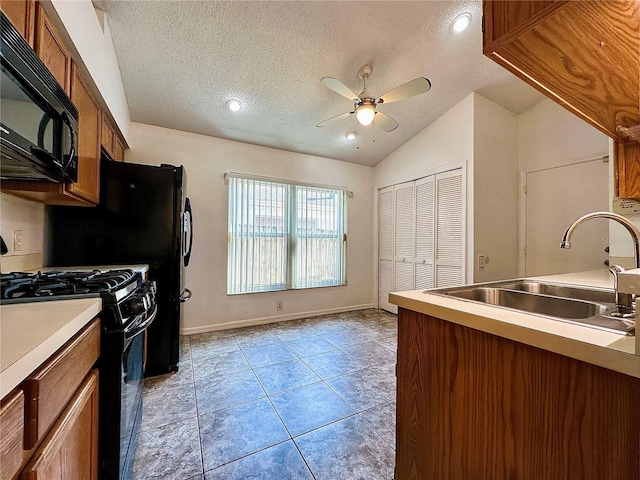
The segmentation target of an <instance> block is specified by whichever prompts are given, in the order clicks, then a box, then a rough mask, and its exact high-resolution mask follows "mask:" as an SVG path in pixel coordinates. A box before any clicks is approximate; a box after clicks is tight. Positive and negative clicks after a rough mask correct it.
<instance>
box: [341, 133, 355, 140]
mask: <svg viewBox="0 0 640 480" xmlns="http://www.w3.org/2000/svg"><path fill="white" fill-rule="evenodd" d="M344 136H345V137H346V138H347V140H355V138H356V132H347V133H345V134H344Z"/></svg>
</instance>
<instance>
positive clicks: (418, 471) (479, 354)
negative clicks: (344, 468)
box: [396, 309, 640, 480]
mask: <svg viewBox="0 0 640 480" xmlns="http://www.w3.org/2000/svg"><path fill="white" fill-rule="evenodd" d="M397 409H398V410H397V415H398V418H397V453H396V478H397V479H399V480H400V479H401V480H411V479H419V480H426V479H437V480H466V479H468V480H476V479H492V480H500V479H509V480H519V479H522V480H548V479H554V480H555V479H581V480H603V479H605V478H606V479H607V480H632V479H633V480H638V478H640V460H639V458H640V381H639V380H638V379H635V378H633V377H629V376H626V375H623V374H619V373H616V372H612V371H609V370H606V369H603V368H600V367H595V366H593V365H590V364H587V363H584V362H580V361H577V360H574V359H570V358H567V357H563V356H561V355H557V354H554V353H550V352H547V351H544V350H540V349H537V348H533V347H530V346H527V345H523V344H519V343H517V342H513V341H510V340H505V339H502V338H499V337H496V336H493V335H489V334H486V333H483V332H480V331H476V330H473V329H469V328H466V327H461V326H458V325H455V324H453V323H450V322H446V321H443V320H440V319H436V318H432V317H428V316H426V315H422V314H418V313H415V312H411V311H408V310H405V309H400V314H399V335H398V398H397Z"/></svg>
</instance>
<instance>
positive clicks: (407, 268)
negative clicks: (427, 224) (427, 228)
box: [393, 182, 415, 292]
mask: <svg viewBox="0 0 640 480" xmlns="http://www.w3.org/2000/svg"><path fill="white" fill-rule="evenodd" d="M414 185H415V182H407V183H402V184H400V185H396V186H394V187H393V196H394V202H393V214H394V228H395V232H394V277H395V285H394V286H393V290H394V291H396V292H401V291H403V290H415V282H414V273H413V266H414V252H415V246H414V238H415V233H414V232H415V199H414Z"/></svg>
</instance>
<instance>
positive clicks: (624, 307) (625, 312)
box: [560, 212, 640, 317]
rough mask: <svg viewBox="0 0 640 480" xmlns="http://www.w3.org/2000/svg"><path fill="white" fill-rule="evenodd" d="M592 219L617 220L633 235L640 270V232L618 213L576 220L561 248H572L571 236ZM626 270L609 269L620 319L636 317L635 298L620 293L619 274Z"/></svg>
mask: <svg viewBox="0 0 640 480" xmlns="http://www.w3.org/2000/svg"><path fill="white" fill-rule="evenodd" d="M592 218H607V219H609V220H615V221H616V222H618V223H619V224H621V225H622V226H623V227H625V228H626V229H627V231H628V232H629V233H630V234H631V237H632V238H633V246H634V257H635V262H636V263H635V264H636V268H640V230H638V227H636V226H635V225H634V224H633V223H631V222H630V221H629V220H627V219H626V218H624V217H623V216H622V215H618V214H617V213H611V212H593V213H587V214H586V215H583V216H582V217H580V218H578V219H576V220H574V221H573V223H571V225H569V227H568V228H567V229H566V230H565V231H564V234H563V235H562V240H561V241H560V248H571V241H570V240H571V235H572V234H573V231H574V230H575V229H576V228H577V226H578V225H580V224H581V223H583V222H585V221H587V220H590V219H592ZM623 270H624V269H623V268H622V267H619V266H618V265H612V266H611V267H609V271H610V272H611V274H612V275H613V287H614V289H615V291H616V312H615V313H614V315H615V316H619V317H630V316H634V315H635V311H634V310H633V303H632V302H633V297H632V296H631V295H626V294H621V293H619V292H618V273H620V272H622V271H623Z"/></svg>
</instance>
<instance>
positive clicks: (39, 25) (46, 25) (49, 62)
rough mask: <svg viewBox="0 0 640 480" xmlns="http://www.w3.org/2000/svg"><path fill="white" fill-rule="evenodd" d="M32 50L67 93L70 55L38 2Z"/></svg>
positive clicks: (69, 78)
mask: <svg viewBox="0 0 640 480" xmlns="http://www.w3.org/2000/svg"><path fill="white" fill-rule="evenodd" d="M34 50H35V51H36V53H37V54H38V57H39V58H40V60H42V62H43V63H44V64H45V65H46V66H47V68H48V69H49V71H50V72H51V73H52V74H53V76H54V77H55V79H56V80H57V81H58V83H59V84H60V86H61V87H62V89H63V90H64V91H65V92H66V93H67V94H69V89H70V85H71V83H70V82H71V55H70V54H69V51H68V50H67V48H66V47H65V45H64V43H63V42H62V40H61V39H60V36H59V35H58V32H57V31H56V29H55V27H54V26H53V24H52V23H51V20H50V19H49V17H48V16H47V14H46V13H45V11H44V9H43V8H42V5H40V4H38V8H37V14H36V35H35V48H34Z"/></svg>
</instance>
